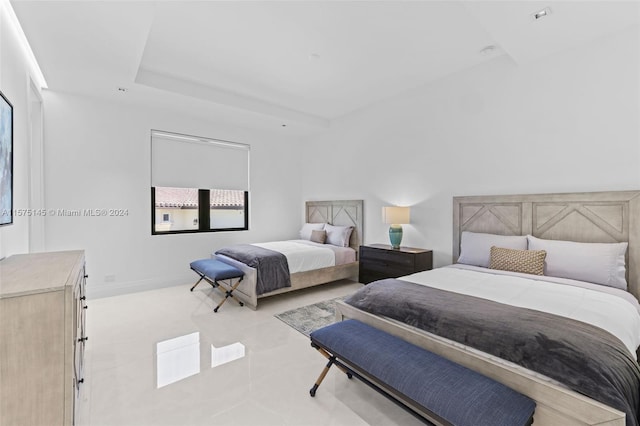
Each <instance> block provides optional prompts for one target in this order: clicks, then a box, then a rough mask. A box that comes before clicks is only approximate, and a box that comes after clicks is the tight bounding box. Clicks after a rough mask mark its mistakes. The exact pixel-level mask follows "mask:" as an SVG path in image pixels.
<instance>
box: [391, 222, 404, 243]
mask: <svg viewBox="0 0 640 426" xmlns="http://www.w3.org/2000/svg"><path fill="white" fill-rule="evenodd" d="M389 241H391V247H393V248H394V249H399V248H400V243H401V242H402V225H391V226H390V227H389Z"/></svg>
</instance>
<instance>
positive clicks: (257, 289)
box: [213, 200, 363, 309]
mask: <svg viewBox="0 0 640 426" xmlns="http://www.w3.org/2000/svg"><path fill="white" fill-rule="evenodd" d="M362 204H363V203H362V200H348V201H343V200H340V201H307V202H306V206H305V222H306V224H305V226H304V227H303V231H308V233H309V237H310V234H311V231H312V230H313V228H314V226H312V225H308V224H329V225H331V226H335V227H340V228H342V227H351V228H352V230H351V234H350V236H348V237H347V238H348V240H345V241H346V242H345V243H344V244H343V245H346V247H344V246H341V245H334V244H321V243H316V242H313V241H309V240H308V238H306V239H304V240H288V241H275V242H267V243H257V244H248V245H238V246H230V247H225V248H223V249H220V250H217V251H216V252H215V253H214V254H213V257H214V258H216V259H218V260H220V261H222V262H225V263H227V264H229V265H232V266H234V267H236V268H238V269H240V270H241V271H242V272H244V279H243V281H242V283H241V284H240V285H239V286H238V288H237V289H236V290H235V291H234V293H233V294H234V296H236V297H237V298H238V299H240V300H241V301H242V302H244V303H245V304H246V305H247V306H249V307H250V308H251V309H256V308H257V305H258V299H260V298H263V297H268V296H273V295H276V294H282V293H287V292H290V291H294V290H299V289H303V288H307V287H312V286H316V285H320V284H325V283H329V282H333V281H338V280H341V279H354V280H357V276H358V259H357V253H358V248H359V247H360V245H361V244H362V234H363V221H362V211H363V210H362ZM317 228H320V225H318V226H317ZM317 230H320V229H317ZM269 252H271V253H269ZM274 252H275V253H274ZM278 254H280V255H284V256H285V257H286V258H287V261H288V262H287V263H288V269H287V270H284V271H283V270H282V267H281V266H279V265H278V261H277V259H276V258H277V257H278ZM263 255H266V256H269V255H272V256H273V258H264V259H263V258H260V256H263ZM257 258H260V260H259V261H258V260H255V259H257ZM250 265H251V266H250ZM258 267H260V268H264V269H260V270H263V271H265V272H263V273H262V275H263V276H264V277H266V276H267V274H269V275H268V278H267V279H264V278H263V276H260V273H259V271H258ZM274 270H275V272H274ZM284 275H287V278H284V277H283V276H284ZM286 279H289V280H290V285H287V286H282V283H280V281H285V280H286ZM275 281H278V282H279V283H278V285H276V283H275ZM286 284H289V283H286ZM286 284H285V285H286Z"/></svg>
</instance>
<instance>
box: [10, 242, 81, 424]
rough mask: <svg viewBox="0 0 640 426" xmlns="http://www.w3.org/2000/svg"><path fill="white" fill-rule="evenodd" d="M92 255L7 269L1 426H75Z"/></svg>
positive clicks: (34, 260) (16, 259) (25, 258)
mask: <svg viewBox="0 0 640 426" xmlns="http://www.w3.org/2000/svg"><path fill="white" fill-rule="evenodd" d="M85 279H86V274H85V263H84V251H64V252H52V253H34V254H24V255H14V256H10V257H7V258H6V259H3V260H2V261H0V394H1V395H2V398H0V424H1V425H47V426H53V425H73V424H74V422H75V413H76V408H77V404H76V402H77V401H78V396H79V392H80V390H81V386H82V383H83V381H84V380H83V378H82V369H83V358H84V345H85V342H86V340H87V337H86V336H85V328H84V324H85V311H86V307H87V306H86V304H85V301H86V298H85V292H84V291H85Z"/></svg>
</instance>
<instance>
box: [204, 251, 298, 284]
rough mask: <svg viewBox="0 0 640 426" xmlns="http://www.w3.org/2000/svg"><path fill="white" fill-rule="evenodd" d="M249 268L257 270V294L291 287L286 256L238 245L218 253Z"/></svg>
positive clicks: (217, 252)
mask: <svg viewBox="0 0 640 426" xmlns="http://www.w3.org/2000/svg"><path fill="white" fill-rule="evenodd" d="M216 254H222V255H225V256H227V257H230V258H232V259H235V260H237V261H239V262H242V263H244V264H245V265H247V266H250V267H252V268H255V269H256V270H257V271H258V273H257V277H256V281H257V282H256V293H257V294H258V295H261V294H264V293H268V292H270V291H273V290H277V289H279V288H283V287H291V275H290V274H289V263H288V262H287V258H286V256H285V255H284V254H282V253H279V252H277V251H273V250H268V249H265V248H262V247H258V246H254V245H251V244H237V245H234V246H229V247H224V248H221V249H220V250H218V251H216Z"/></svg>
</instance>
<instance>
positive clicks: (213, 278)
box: [189, 259, 244, 312]
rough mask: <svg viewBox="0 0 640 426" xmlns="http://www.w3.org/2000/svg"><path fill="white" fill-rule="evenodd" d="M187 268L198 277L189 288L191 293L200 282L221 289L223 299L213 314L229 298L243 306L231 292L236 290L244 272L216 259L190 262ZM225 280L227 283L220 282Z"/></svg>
mask: <svg viewBox="0 0 640 426" xmlns="http://www.w3.org/2000/svg"><path fill="white" fill-rule="evenodd" d="M189 266H190V267H191V269H192V270H193V271H194V272H195V273H196V274H198V275H199V276H200V279H199V280H198V281H197V282H196V283H195V284H194V285H193V287H191V291H193V289H194V288H196V286H197V285H198V284H200V281H202V280H205V281H206V282H208V283H209V284H211V286H212V287H213V288H218V287H221V288H222V289H223V290H224V291H225V296H224V299H222V301H221V302H220V303H219V304H218V306H216V307H215V308H214V309H213V312H218V309H220V306H222V305H223V304H224V302H225V301H226V300H227V299H228V298H229V297H231V298H232V299H233V300H235V301H236V302H238V304H240V306H244V305H243V303H242V302H241V301H240V300H238V299H237V298H236V297H235V296H234V295H233V291H234V290H235V289H236V288H238V285H240V282H241V281H242V278H243V277H244V272H242V271H241V270H240V269H238V268H236V267H234V266H231V265H229V264H227V263H224V262H221V261H219V260H217V259H200V260H195V261H193V262H191V263H190V264H189ZM234 279H238V280H237V281H236V283H235V284H233V280H234ZM225 280H226V281H229V283H228V284H226V283H223V282H222V281H225Z"/></svg>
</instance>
